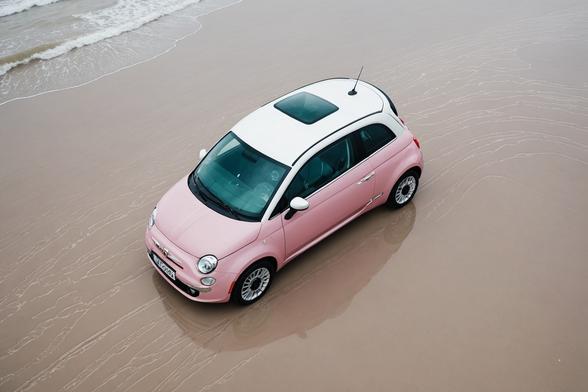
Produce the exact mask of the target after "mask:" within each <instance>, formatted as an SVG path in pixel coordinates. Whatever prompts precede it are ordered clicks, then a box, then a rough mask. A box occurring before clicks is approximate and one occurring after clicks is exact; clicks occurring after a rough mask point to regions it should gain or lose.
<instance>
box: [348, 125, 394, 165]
mask: <svg viewBox="0 0 588 392" xmlns="http://www.w3.org/2000/svg"><path fill="white" fill-rule="evenodd" d="M354 135H356V136H355V142H356V143H358V144H359V146H357V147H358V150H359V151H358V155H359V156H358V161H361V160H363V159H364V158H366V157H368V156H370V155H372V154H373V153H374V152H376V151H377V150H379V149H380V148H382V147H384V146H385V145H386V144H388V143H390V142H391V141H392V140H394V139H395V138H396V135H394V133H393V132H392V131H391V130H390V128H388V127H387V126H385V125H383V124H371V125H368V126H367V127H363V128H361V129H359V130H357V131H355V132H354Z"/></svg>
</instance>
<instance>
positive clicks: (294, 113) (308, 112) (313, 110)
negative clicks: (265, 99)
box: [274, 91, 339, 124]
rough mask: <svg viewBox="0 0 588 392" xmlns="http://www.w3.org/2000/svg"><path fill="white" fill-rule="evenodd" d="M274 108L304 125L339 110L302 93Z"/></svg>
mask: <svg viewBox="0 0 588 392" xmlns="http://www.w3.org/2000/svg"><path fill="white" fill-rule="evenodd" d="M274 107H275V108H276V109H278V110H279V111H281V112H283V113H285V114H287V115H288V116H290V117H292V118H293V119H296V120H298V121H300V122H303V123H304V124H314V123H315V122H317V121H318V120H320V119H323V118H325V117H327V116H328V115H329V114H331V113H334V112H336V111H337V110H339V108H338V107H337V106H335V105H333V104H332V103H331V102H329V101H327V100H325V99H322V98H321V97H317V96H316V95H314V94H310V93H307V92H304V91H302V92H299V93H297V94H294V95H291V96H289V97H288V98H284V99H282V100H281V101H280V102H277V103H276V104H274Z"/></svg>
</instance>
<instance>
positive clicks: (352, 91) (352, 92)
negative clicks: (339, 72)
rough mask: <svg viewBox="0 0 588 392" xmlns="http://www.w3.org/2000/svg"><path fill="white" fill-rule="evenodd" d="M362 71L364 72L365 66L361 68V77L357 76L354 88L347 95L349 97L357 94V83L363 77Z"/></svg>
mask: <svg viewBox="0 0 588 392" xmlns="http://www.w3.org/2000/svg"><path fill="white" fill-rule="evenodd" d="M361 71H363V65H362V66H361V69H360V70H359V75H357V79H356V80H355V84H354V85H353V88H352V89H351V91H349V92H348V93H347V94H348V95H355V94H357V91H355V88H356V87H357V82H359V77H360V76H361Z"/></svg>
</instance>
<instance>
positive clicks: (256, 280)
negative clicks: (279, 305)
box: [231, 261, 274, 305]
mask: <svg viewBox="0 0 588 392" xmlns="http://www.w3.org/2000/svg"><path fill="white" fill-rule="evenodd" d="M273 275H274V269H273V266H272V265H271V263H270V262H268V261H258V262H256V263H253V264H252V265H250V266H249V267H248V268H247V269H246V270H245V271H243V273H242V274H241V276H239V279H237V282H236V283H235V287H233V292H232V293H231V300H232V301H233V302H235V303H238V304H240V305H250V304H252V303H254V302H255V301H257V300H258V299H260V298H261V297H262V296H263V295H264V294H265V293H266V292H267V290H268V289H269V287H270V285H271V283H272V278H273Z"/></svg>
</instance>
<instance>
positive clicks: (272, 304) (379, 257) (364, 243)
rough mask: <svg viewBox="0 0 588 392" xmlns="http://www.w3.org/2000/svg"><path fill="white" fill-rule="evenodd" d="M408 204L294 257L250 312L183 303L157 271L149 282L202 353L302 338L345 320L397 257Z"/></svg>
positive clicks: (410, 218) (410, 220)
mask: <svg viewBox="0 0 588 392" xmlns="http://www.w3.org/2000/svg"><path fill="white" fill-rule="evenodd" d="M415 218H416V208H415V206H414V204H413V203H410V204H408V205H407V206H405V207H404V208H402V209H400V210H396V211H391V210H390V209H387V208H385V207H381V208H377V209H375V210H373V211H371V212H369V213H367V214H366V215H364V216H362V217H360V218H358V219H357V220H356V221H354V222H353V223H351V224H349V225H347V226H345V227H344V228H342V229H341V230H339V231H337V232H336V233H334V234H333V235H331V236H330V237H328V238H326V239H325V240H323V241H322V242H321V243H319V244H317V245H316V246H314V247H313V248H311V249H310V250H308V251H307V252H305V253H303V254H302V255H300V256H298V257H297V258H296V259H295V260H293V261H292V262H291V263H289V264H288V265H287V266H285V267H284V268H283V269H282V270H281V271H279V272H278V273H277V275H276V276H275V279H274V282H273V285H272V287H271V288H270V291H269V292H268V293H267V294H266V296H265V297H264V298H262V299H261V300H260V301H258V302H257V303H255V304H253V305H251V306H249V307H240V306H236V305H232V304H202V303H196V302H192V301H190V300H188V299H187V298H185V297H184V296H182V295H181V294H179V293H178V292H176V291H175V290H174V289H173V288H172V287H170V286H169V284H167V282H165V281H164V280H163V279H162V278H161V277H160V276H159V274H158V273H157V272H155V271H154V273H153V283H154V285H155V287H156V289H157V291H158V292H159V294H160V295H161V296H162V298H163V303H164V306H165V309H166V311H167V313H168V315H169V317H170V318H171V319H172V320H174V321H175V323H176V324H177V325H178V326H179V327H180V328H181V330H182V331H183V332H184V333H185V334H186V335H187V336H188V337H190V338H191V339H192V340H193V341H194V342H195V343H196V344H197V345H199V346H202V347H203V348H206V349H209V350H213V351H215V352H221V351H239V350H244V349H249V348H253V347H258V346H263V345H265V344H268V343H270V342H272V341H275V340H278V339H281V338H283V337H286V336H289V335H293V334H297V335H299V336H301V337H304V336H305V333H306V331H308V330H309V329H311V328H313V327H315V326H317V325H319V324H321V323H322V322H324V321H325V320H328V319H330V318H334V317H336V316H338V315H340V314H342V313H343V312H344V311H345V310H346V309H347V308H348V306H349V304H350V303H351V300H352V299H353V297H354V296H355V295H356V294H357V293H359V292H360V291H361V290H362V288H364V287H365V286H366V285H367V284H368V283H369V281H370V280H371V279H372V277H373V276H375V275H376V274H377V273H378V272H379V271H380V270H381V269H382V268H383V267H384V265H385V264H386V263H387V262H388V261H390V259H391V258H392V255H393V254H394V253H396V252H397V251H398V249H399V248H400V246H401V245H402V242H403V241H404V239H405V238H406V237H407V236H408V234H409V233H410V231H411V230H412V227H413V225H414V222H415Z"/></svg>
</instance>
